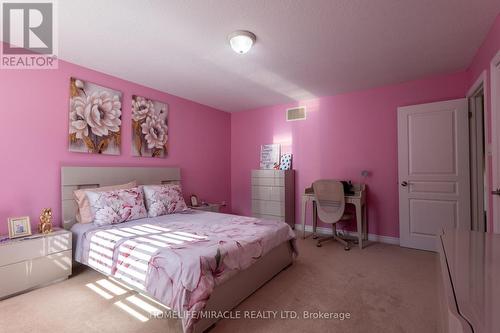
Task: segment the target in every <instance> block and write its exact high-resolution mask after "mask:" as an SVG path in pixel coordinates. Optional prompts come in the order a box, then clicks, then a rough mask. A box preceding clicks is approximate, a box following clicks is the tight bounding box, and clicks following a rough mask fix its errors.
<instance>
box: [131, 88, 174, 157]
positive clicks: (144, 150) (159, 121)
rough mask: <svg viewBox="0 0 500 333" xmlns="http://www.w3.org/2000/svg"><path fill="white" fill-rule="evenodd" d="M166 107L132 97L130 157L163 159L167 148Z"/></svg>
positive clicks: (165, 105)
mask: <svg viewBox="0 0 500 333" xmlns="http://www.w3.org/2000/svg"><path fill="white" fill-rule="evenodd" d="M167 132H168V105H167V104H165V103H162V102H158V101H153V100H151V99H148V98H145V97H141V96H137V95H133V96H132V155H133V156H145V157H165V156H167V152H168V151H167V148H168V134H167Z"/></svg>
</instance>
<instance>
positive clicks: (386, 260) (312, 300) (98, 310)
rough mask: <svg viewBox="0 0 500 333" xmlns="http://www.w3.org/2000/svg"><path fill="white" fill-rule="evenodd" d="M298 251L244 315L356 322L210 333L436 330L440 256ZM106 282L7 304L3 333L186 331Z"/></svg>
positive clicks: (85, 276) (245, 324) (386, 248)
mask: <svg viewBox="0 0 500 333" xmlns="http://www.w3.org/2000/svg"><path fill="white" fill-rule="evenodd" d="M298 246H299V250H300V252H301V253H300V257H299V258H298V259H297V261H296V262H295V264H294V265H293V266H291V267H289V268H288V269H286V270H285V271H283V272H281V273H280V274H279V275H278V276H276V277H275V278H274V279H273V280H271V281H270V282H268V283H267V284H266V285H264V286H263V287H262V288H260V289H259V290H258V291H257V292H255V293H254V294H253V295H252V296H250V297H249V298H248V299H246V300H245V301H244V302H243V303H241V304H240V305H239V306H238V307H237V309H236V310H241V311H245V310H277V311H281V310H291V311H297V313H299V314H302V313H303V311H311V312H314V311H325V312H349V313H350V315H351V318H350V319H348V320H347V319H346V320H343V321H340V320H335V319H317V320H304V319H302V320H293V319H289V320H284V319H283V320H282V319H279V320H278V319H277V320H266V319H239V320H231V319H228V320H222V321H220V322H219V323H218V324H217V325H216V326H215V327H213V328H212V329H211V330H210V333H218V332H287V333H289V332H363V333H366V332H384V333H389V332H419V333H420V332H426V333H429V332H435V331H436V326H437V323H436V321H437V300H436V289H435V288H436V287H435V285H436V260H437V257H436V254H433V253H430V252H425V251H416V250H410V249H404V248H400V247H398V246H393V245H386V244H378V243H373V244H370V245H369V246H368V247H366V248H365V249H363V250H359V249H358V248H353V249H352V250H351V251H349V252H345V251H344V250H343V248H342V246H341V245H340V244H338V243H325V244H324V245H323V247H322V248H317V247H315V246H314V242H313V240H311V239H307V240H305V241H302V240H299V241H298ZM103 279H105V278H104V277H103V276H102V275H100V274H98V273H96V272H94V271H92V270H90V269H84V270H81V271H80V272H77V273H76V274H74V275H73V277H72V278H70V279H69V280H67V281H64V282H60V283H57V284H53V285H51V286H48V287H45V288H41V289H37V290H34V291H31V292H29V293H26V294H23V295H20V296H16V297H12V298H9V299H6V300H4V301H1V302H0V331H1V332H16V333H21V332H50V333H53V332H99V333H105V332H123V333H126V332H148V333H153V332H177V331H179V325H178V322H177V321H174V320H166V319H162V320H160V319H149V316H148V318H146V313H147V312H144V310H142V309H141V308H147V307H148V305H144V304H149V306H154V307H156V308H159V306H158V305H157V304H155V303H153V302H150V301H148V300H147V299H145V298H143V297H140V295H139V296H137V295H135V292H132V291H127V292H126V293H125V294H123V295H118V296H117V295H114V294H113V293H112V292H111V291H109V289H108V291H107V292H106V294H107V295H106V294H104V296H106V297H108V298H109V297H112V298H110V299H106V298H105V297H103V296H101V295H99V294H98V293H96V292H95V291H94V290H104V291H106V288H104V287H103ZM98 281H100V282H98ZM0 283H1V281H0ZM99 283H100V284H99ZM104 285H105V284H104ZM115 286H116V284H115ZM95 287H97V288H95ZM91 288H93V289H94V290H92V289H91ZM122 292H123V291H122ZM117 293H120V292H117ZM134 295H135V298H134V297H133V296H134ZM131 296H132V299H131ZM130 301H134V302H130ZM117 302H118V304H117ZM127 310H128V311H129V312H127ZM130 311H131V312H130ZM148 319H149V320H148ZM141 320H143V321H141Z"/></svg>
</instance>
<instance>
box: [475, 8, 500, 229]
mask: <svg viewBox="0 0 500 333" xmlns="http://www.w3.org/2000/svg"><path fill="white" fill-rule="evenodd" d="M499 50H500V15H498V16H497V18H496V20H495V23H494V24H493V27H492V28H491V30H490V31H489V33H488V35H487V36H486V38H485V40H484V42H483V44H482V45H481V47H480V48H479V50H478V51H477V53H476V55H475V57H474V59H473V61H472V63H471V65H470V67H469V69H468V70H467V73H468V76H469V87H472V85H473V84H474V83H475V82H476V81H477V80H478V78H479V76H480V75H481V73H482V72H483V71H486V82H485V87H486V101H485V110H486V117H487V119H488V125H489V134H490V135H489V137H488V142H489V143H490V144H491V93H490V91H491V81H490V74H491V73H490V63H491V60H492V59H493V57H494V56H495V55H496V54H497V52H498V51H499ZM488 164H489V171H490V172H489V183H490V190H491V189H492V186H493V176H492V160H491V156H489V157H488ZM489 207H493V196H490V198H489ZM488 230H489V231H492V230H493V210H492V209H490V211H489V214H488Z"/></svg>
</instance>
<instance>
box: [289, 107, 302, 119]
mask: <svg viewBox="0 0 500 333" xmlns="http://www.w3.org/2000/svg"><path fill="white" fill-rule="evenodd" d="M305 119H306V107H305V106H299V107H296V108H291V109H286V121H296V120H305Z"/></svg>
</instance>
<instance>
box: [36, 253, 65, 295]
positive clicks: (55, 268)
mask: <svg viewBox="0 0 500 333" xmlns="http://www.w3.org/2000/svg"><path fill="white" fill-rule="evenodd" d="M29 268H30V274H29V281H30V284H31V285H32V286H38V285H42V284H45V283H48V282H51V281H56V280H60V279H63V278H67V277H68V276H69V275H71V250H68V251H64V252H59V253H56V254H51V255H48V256H46V257H41V258H36V259H33V260H32V261H31V263H30V265H29Z"/></svg>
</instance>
